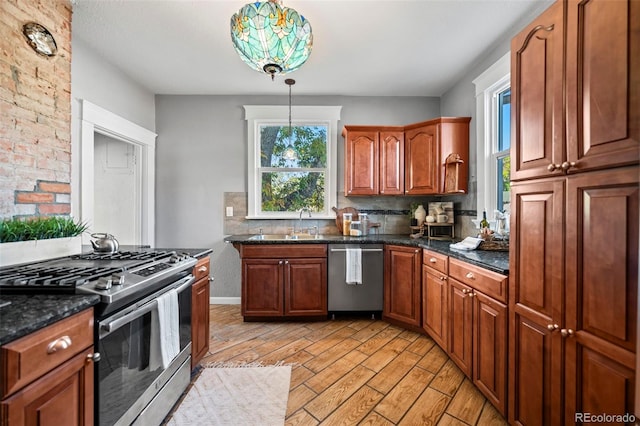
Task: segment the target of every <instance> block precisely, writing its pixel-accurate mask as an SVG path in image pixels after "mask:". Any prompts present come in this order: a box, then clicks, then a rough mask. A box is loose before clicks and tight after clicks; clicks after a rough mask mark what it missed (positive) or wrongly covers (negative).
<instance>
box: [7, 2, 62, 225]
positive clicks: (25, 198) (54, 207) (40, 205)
mask: <svg viewBox="0 0 640 426" xmlns="http://www.w3.org/2000/svg"><path fill="white" fill-rule="evenodd" d="M0 1H1V0H0ZM69 194H71V185H69V184H68V183H60V182H45V181H38V183H37V185H36V189H35V190H34V191H18V190H16V191H15V203H16V204H28V205H30V206H33V207H35V209H34V210H33V214H30V215H22V216H51V215H56V216H59V215H68V214H69V213H71V204H69Z"/></svg>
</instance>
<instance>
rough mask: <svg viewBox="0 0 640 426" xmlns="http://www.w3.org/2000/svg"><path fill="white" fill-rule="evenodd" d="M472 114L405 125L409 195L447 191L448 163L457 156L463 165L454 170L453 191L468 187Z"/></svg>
mask: <svg viewBox="0 0 640 426" xmlns="http://www.w3.org/2000/svg"><path fill="white" fill-rule="evenodd" d="M469 121H471V118H469V117H442V118H437V119H435V120H429V121H425V122H422V123H416V124H412V125H409V126H405V133H404V139H405V165H404V173H405V178H404V185H405V194H407V195H427V194H445V193H447V191H446V190H445V180H446V178H447V175H446V170H445V163H446V161H447V157H448V156H449V155H451V154H455V155H457V157H458V158H459V161H460V164H461V167H456V168H454V169H452V170H451V172H452V173H456V176H455V178H454V179H453V181H455V182H457V186H456V188H455V191H453V192H452V193H466V192H467V190H468V183H467V181H468V165H469Z"/></svg>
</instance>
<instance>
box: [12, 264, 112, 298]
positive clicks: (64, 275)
mask: <svg viewBox="0 0 640 426" xmlns="http://www.w3.org/2000/svg"><path fill="white" fill-rule="evenodd" d="M122 270H123V269H122V268H114V267H110V268H108V267H107V268H102V267H93V268H88V267H64V266H52V267H46V266H40V267H35V268H34V267H29V266H22V267H18V268H15V269H12V270H11V271H9V272H8V273H5V274H3V275H2V276H0V287H1V288H2V290H3V291H4V290H9V291H18V290H24V291H27V292H29V291H34V292H35V291H43V290H45V291H46V290H49V291H53V292H62V293H74V292H75V288H76V286H78V285H82V284H85V283H87V282H89V281H92V280H96V279H98V278H100V277H106V276H109V275H112V274H114V273H117V272H122Z"/></svg>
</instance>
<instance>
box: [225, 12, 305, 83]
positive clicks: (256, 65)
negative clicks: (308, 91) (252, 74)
mask: <svg viewBox="0 0 640 426" xmlns="http://www.w3.org/2000/svg"><path fill="white" fill-rule="evenodd" d="M231 40H232V41H233V47H234V48H235V49H236V52H238V55H240V58H241V59H242V60H243V61H244V62H245V63H246V64H247V65H249V66H250V67H251V68H253V69H255V70H257V71H260V72H264V73H266V74H269V75H271V79H272V80H273V78H274V77H275V75H276V74H286V73H289V72H291V71H295V70H296V69H298V68H300V67H301V66H302V64H304V63H305V62H306V61H307V59H309V55H310V54H311V46H312V44H313V35H312V34H311V24H310V23H309V21H307V20H306V19H305V18H304V16H302V15H301V14H299V13H298V12H297V11H296V10H295V9H291V8H288V7H285V6H282V1H281V0H269V1H264V2H254V3H249V4H246V5H245V6H243V7H242V8H241V9H240V10H239V11H238V13H236V14H234V15H233V16H232V17H231Z"/></svg>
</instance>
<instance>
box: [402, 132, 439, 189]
mask: <svg viewBox="0 0 640 426" xmlns="http://www.w3.org/2000/svg"><path fill="white" fill-rule="evenodd" d="M438 130H439V128H438V126H437V125H436V124H428V125H424V126H421V127H418V128H415V129H411V130H407V131H406V132H405V168H404V172H405V192H406V193H407V194H410V195H414V194H437V193H438V163H437V158H438V157H439V155H438V154H439V151H438Z"/></svg>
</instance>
